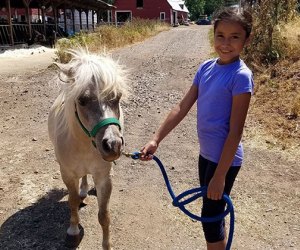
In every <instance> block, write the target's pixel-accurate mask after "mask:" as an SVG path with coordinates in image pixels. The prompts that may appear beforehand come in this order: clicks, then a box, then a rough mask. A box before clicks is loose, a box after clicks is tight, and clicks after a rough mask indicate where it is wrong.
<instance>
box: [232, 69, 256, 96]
mask: <svg viewBox="0 0 300 250" xmlns="http://www.w3.org/2000/svg"><path fill="white" fill-rule="evenodd" d="M253 88H254V81H253V74H252V72H251V70H249V69H248V68H244V69H241V70H239V71H238V72H237V74H236V75H235V77H234V80H233V86H232V95H233V96H235V95H239V94H243V93H251V94H253Z"/></svg>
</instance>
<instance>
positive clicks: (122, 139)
mask: <svg viewBox="0 0 300 250" xmlns="http://www.w3.org/2000/svg"><path fill="white" fill-rule="evenodd" d="M121 141H122V142H121V143H122V146H123V145H124V138H123V137H121Z"/></svg>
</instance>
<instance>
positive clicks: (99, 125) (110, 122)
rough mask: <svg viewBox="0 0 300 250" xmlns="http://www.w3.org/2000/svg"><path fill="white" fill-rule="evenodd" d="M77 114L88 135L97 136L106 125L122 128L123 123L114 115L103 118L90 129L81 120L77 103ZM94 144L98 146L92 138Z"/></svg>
mask: <svg viewBox="0 0 300 250" xmlns="http://www.w3.org/2000/svg"><path fill="white" fill-rule="evenodd" d="M75 116H76V118H77V121H78V122H79V125H80V127H81V128H82V130H83V132H84V133H85V134H86V135H87V136H88V137H93V138H94V137H95V136H96V135H97V133H98V132H99V130H100V129H101V128H102V127H104V126H106V125H117V126H118V127H119V129H120V130H121V124H120V121H119V120H118V119H117V118H114V117H110V118H106V119H103V120H102V121H100V122H98V123H97V124H96V125H95V126H94V128H93V129H92V130H91V131H89V130H88V129H87V128H86V127H85V126H84V125H83V123H82V122H81V120H80V118H79V115H78V112H77V108H76V104H75ZM92 143H93V145H94V146H95V147H96V143H95V142H94V141H93V140H92Z"/></svg>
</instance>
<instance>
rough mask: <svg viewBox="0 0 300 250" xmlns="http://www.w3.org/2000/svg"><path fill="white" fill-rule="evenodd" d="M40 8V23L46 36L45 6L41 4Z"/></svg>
mask: <svg viewBox="0 0 300 250" xmlns="http://www.w3.org/2000/svg"><path fill="white" fill-rule="evenodd" d="M41 10H42V24H43V30H44V36H45V37H47V30H46V18H45V6H44V5H42V7H41Z"/></svg>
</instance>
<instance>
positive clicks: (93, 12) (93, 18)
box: [92, 10, 95, 31]
mask: <svg viewBox="0 0 300 250" xmlns="http://www.w3.org/2000/svg"><path fill="white" fill-rule="evenodd" d="M94 15H95V11H93V10H92V29H93V31H95V17H94Z"/></svg>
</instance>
